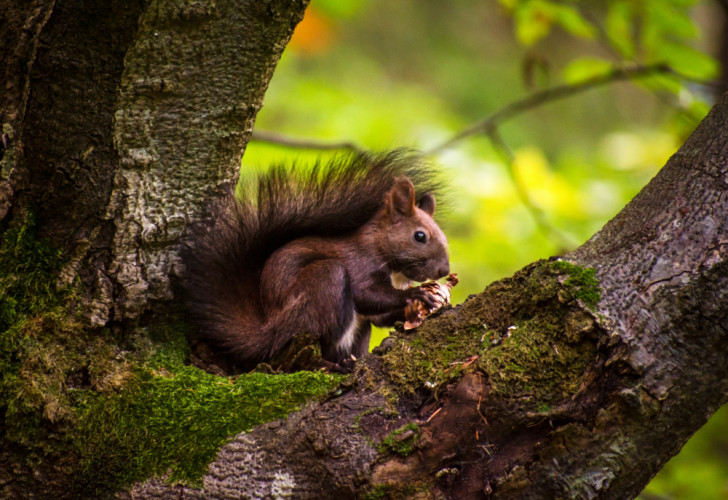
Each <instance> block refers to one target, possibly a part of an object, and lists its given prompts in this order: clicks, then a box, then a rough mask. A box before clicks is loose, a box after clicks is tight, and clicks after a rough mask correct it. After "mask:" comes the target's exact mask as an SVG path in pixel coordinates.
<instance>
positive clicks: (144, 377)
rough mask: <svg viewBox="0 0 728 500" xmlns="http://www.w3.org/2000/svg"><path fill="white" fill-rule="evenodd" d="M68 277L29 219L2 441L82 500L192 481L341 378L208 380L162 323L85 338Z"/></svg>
mask: <svg viewBox="0 0 728 500" xmlns="http://www.w3.org/2000/svg"><path fill="white" fill-rule="evenodd" d="M62 267H63V260H62V259H61V254H60V252H59V251H58V250H56V249H53V248H52V247H51V246H50V245H49V244H48V243H47V242H44V241H43V240H41V239H39V238H38V237H37V235H36V234H35V231H34V227H33V220H32V217H29V218H28V220H27V222H26V224H25V225H24V226H23V227H21V228H17V229H10V230H7V231H5V233H4V234H3V238H2V242H0V422H2V426H0V432H2V436H0V439H1V440H2V441H3V446H4V443H12V445H13V446H12V449H13V450H14V451H13V455H12V456H11V457H10V458H8V460H9V461H10V462H9V463H12V464H17V468H19V469H21V470H29V469H33V468H34V467H35V466H36V465H37V464H38V463H42V462H43V461H49V462H51V463H52V465H53V467H54V468H56V469H58V467H59V465H58V463H61V462H62V464H63V465H62V468H63V477H62V478H60V480H68V481H70V482H71V483H72V484H68V485H66V486H67V488H68V489H70V490H71V491H73V494H74V495H75V496H76V497H78V498H100V497H104V496H111V495H112V494H113V492H114V490H115V489H116V488H118V487H121V486H123V485H126V484H129V483H130V482H132V481H135V480H143V479H146V478H147V477H149V476H151V475H154V474H166V473H167V472H170V473H171V479H172V480H174V481H185V482H195V481H197V480H199V479H200V477H201V476H202V474H203V473H204V471H205V469H206V467H207V464H208V463H209V462H210V461H211V460H213V458H214V456H215V454H216V453H217V450H218V449H219V447H220V446H221V445H222V444H224V443H225V441H226V440H227V439H228V438H230V437H231V436H234V435H235V434H237V433H239V432H241V431H243V430H247V429H250V428H252V427H254V426H255V425H257V424H259V423H262V422H266V421H270V420H275V419H278V418H282V417H285V416H286V415H288V414H289V413H290V412H292V411H295V410H296V409H298V408H300V407H301V406H302V405H304V404H305V403H306V402H307V401H309V400H311V399H315V398H318V397H321V396H322V395H323V394H326V393H327V392H328V391H329V390H330V389H331V388H333V387H334V386H336V385H337V384H338V383H339V382H340V381H341V379H342V378H344V377H341V376H332V375H328V374H325V373H322V372H316V373H311V372H299V373H293V374H288V375H264V374H259V373H253V374H247V375H241V376H238V377H232V378H228V377H218V376H214V375H211V374H208V373H206V372H204V371H202V370H200V369H197V368H195V367H192V366H187V365H185V360H186V359H187V357H188V355H189V346H188V344H187V340H186V334H187V330H186V326H185V323H184V322H183V321H181V320H180V319H179V318H178V317H176V316H174V315H168V314H164V313H161V312H157V313H156V314H155V315H154V316H151V317H149V318H146V319H145V324H144V326H140V327H139V328H137V329H135V330H129V329H126V330H122V331H119V332H118V333H114V332H113V331H111V330H109V329H95V330H88V329H87V328H85V327H83V326H82V325H81V324H80V323H79V322H77V321H75V320H74V317H75V310H74V309H73V306H72V304H73V303H75V302H76V301H75V298H76V295H77V293H78V292H77V289H76V286H75V285H74V286H70V287H67V288H65V289H59V288H58V287H57V286H56V283H58V276H59V273H60V272H61V269H62ZM12 467H14V468H15V467H16V466H15V465H13V466H12ZM56 479H58V478H56Z"/></svg>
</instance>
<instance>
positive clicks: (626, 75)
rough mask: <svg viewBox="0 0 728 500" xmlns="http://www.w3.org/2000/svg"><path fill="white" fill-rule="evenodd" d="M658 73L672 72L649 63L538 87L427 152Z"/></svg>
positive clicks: (437, 151)
mask: <svg viewBox="0 0 728 500" xmlns="http://www.w3.org/2000/svg"><path fill="white" fill-rule="evenodd" d="M658 73H673V74H674V72H673V71H672V69H671V68H670V67H669V66H667V65H665V64H655V65H651V66H636V67H633V68H619V69H615V70H613V71H610V72H609V73H607V74H604V75H599V76H595V77H593V78H588V79H586V80H584V81H583V82H580V83H577V84H569V85H559V86H556V87H552V88H550V89H546V90H542V91H540V92H536V93H534V94H531V95H529V96H527V97H525V98H523V99H521V100H518V101H515V102H512V103H510V104H508V105H507V106H505V107H503V108H501V109H499V110H498V111H496V112H495V113H493V114H492V115H490V116H488V117H486V118H484V119H482V120H480V121H477V122H475V123H474V124H472V125H471V126H469V127H468V128H466V129H464V130H462V131H461V132H458V133H457V134H455V135H454V136H453V137H451V138H450V139H448V140H446V141H445V142H443V143H442V144H440V145H438V146H435V147H434V148H431V149H430V150H429V151H427V152H428V153H429V154H437V153H439V152H441V151H443V150H445V149H447V148H449V147H450V146H452V145H453V144H455V143H457V142H459V141H461V140H463V139H465V138H467V137H470V136H472V135H475V134H479V133H484V132H486V131H487V130H489V129H492V128H493V127H496V126H498V125H500V124H501V123H503V122H505V121H507V120H509V119H511V118H513V117H514V116H517V115H519V114H521V113H524V112H526V111H529V110H531V109H533V108H536V107H538V106H541V105H542V104H545V103H547V102H553V101H557V100H559V99H564V98H566V97H570V96H573V95H576V94H580V93H582V92H586V91H587V90H591V89H594V88H597V87H601V86H603V85H606V84H609V83H614V82H617V81H622V80H634V79H637V78H644V77H646V76H650V75H654V74H658Z"/></svg>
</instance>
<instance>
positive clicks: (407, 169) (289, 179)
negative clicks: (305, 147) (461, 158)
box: [183, 150, 438, 364]
mask: <svg viewBox="0 0 728 500" xmlns="http://www.w3.org/2000/svg"><path fill="white" fill-rule="evenodd" d="M400 175H405V176H407V177H409V178H410V179H411V180H412V181H413V183H414V184H415V187H416V190H417V195H418V196H421V195H423V194H424V193H426V192H434V191H435V190H436V188H437V185H438V183H437V180H436V178H435V175H434V173H433V170H432V169H431V168H429V167H428V166H427V164H426V162H424V161H423V159H422V158H421V157H420V156H418V155H416V154H414V153H411V152H407V151H401V150H400V151H394V152H390V153H386V154H380V155H351V156H346V157H340V158H336V159H334V160H333V161H331V162H329V163H326V164H321V163H319V164H316V165H314V166H312V167H299V166H294V165H290V166H284V165H276V166H273V167H271V168H270V170H268V171H267V172H266V173H264V174H261V175H259V176H258V177H257V178H256V179H255V180H254V181H252V182H249V183H247V184H242V185H241V186H239V188H240V192H241V194H240V196H239V197H237V198H236V197H234V196H232V194H230V195H228V196H227V197H226V198H224V199H223V200H221V201H219V202H218V203H216V204H214V205H213V208H212V210H211V220H210V221H208V223H207V224H205V225H199V226H198V227H195V228H193V230H192V231H191V233H190V237H189V238H188V243H187V245H186V246H185V250H184V252H183V260H184V262H185V267H186V270H185V272H184V286H185V289H186V291H187V299H188V302H189V310H190V312H191V313H192V315H193V318H194V319H195V320H196V322H197V323H198V325H199V327H200V329H201V334H202V336H203V338H205V339H206V340H209V341H211V342H212V343H213V344H216V345H217V346H218V347H220V348H222V349H223V350H224V351H227V352H228V353H229V354H232V355H233V356H234V358H236V360H237V361H238V362H243V363H248V364H252V363H257V362H260V361H263V360H266V359H268V358H270V356H272V355H273V354H275V353H273V352H270V349H271V345H272V344H273V343H272V341H271V338H270V335H271V334H272V333H271V331H269V330H270V329H271V328H270V327H269V326H268V325H266V324H265V318H264V317H263V313H262V307H261V304H260V292H259V283H260V274H261V271H262V269H263V265H264V264H265V261H266V260H267V259H268V257H269V256H270V255H271V254H272V253H273V252H274V251H275V250H276V249H278V248H280V247H281V246H283V245H284V244H286V243H287V242H289V241H291V240H293V239H296V238H298V237H301V236H304V235H326V236H335V235H343V234H346V233H349V232H351V231H354V230H355V229H357V228H359V227H360V226H362V225H363V224H365V223H366V222H368V221H369V220H370V219H371V218H372V217H373V216H374V214H375V213H376V212H377V211H378V210H379V209H380V208H381V207H382V204H383V201H384V197H385V194H386V193H387V192H388V191H389V189H390V188H391V187H392V185H393V182H394V178H395V177H397V176H400ZM281 279H282V280H285V279H287V277H286V276H281Z"/></svg>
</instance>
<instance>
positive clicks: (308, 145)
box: [250, 130, 366, 153]
mask: <svg viewBox="0 0 728 500" xmlns="http://www.w3.org/2000/svg"><path fill="white" fill-rule="evenodd" d="M250 140H251V141H256V142H267V143H269V144H277V145H279V146H284V147H287V148H298V149H313V150H319V151H333V150H337V149H348V150H349V151H353V152H356V153H364V152H366V151H365V150H364V149H363V148H360V147H359V146H357V145H356V144H354V143H353V142H348V141H344V142H329V143H326V142H319V141H315V140H313V139H298V138H295V137H289V136H287V135H283V134H279V133H277V132H269V131H266V130H254V131H253V135H252V136H251V138H250Z"/></svg>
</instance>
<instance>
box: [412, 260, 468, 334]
mask: <svg viewBox="0 0 728 500" xmlns="http://www.w3.org/2000/svg"><path fill="white" fill-rule="evenodd" d="M457 283H458V278H457V274H454V273H451V274H450V275H449V276H448V277H447V281H446V282H445V283H444V284H443V283H439V282H437V281H428V282H427V283H423V284H422V285H420V286H419V287H417V288H413V289H412V290H413V291H414V290H417V296H416V297H415V298H414V300H412V302H410V303H409V304H407V306H406V307H405V308H404V317H405V322H404V329H405V330H411V329H413V328H417V327H418V326H420V325H421V324H422V321H423V320H424V319H425V318H426V317H427V316H429V315H430V314H432V313H434V312H435V311H437V310H438V309H440V308H441V307H443V306H444V305H446V304H449V303H450V289H451V288H452V287H454V286H455V285H457Z"/></svg>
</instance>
